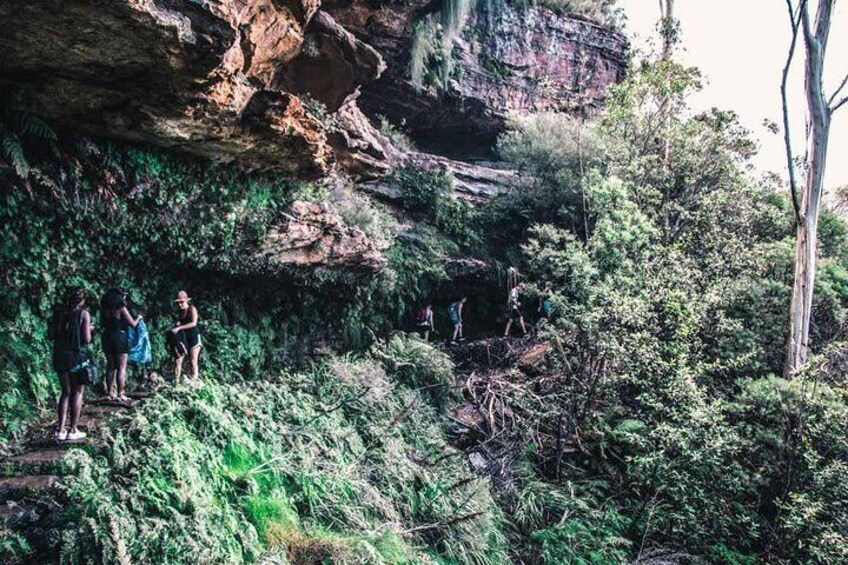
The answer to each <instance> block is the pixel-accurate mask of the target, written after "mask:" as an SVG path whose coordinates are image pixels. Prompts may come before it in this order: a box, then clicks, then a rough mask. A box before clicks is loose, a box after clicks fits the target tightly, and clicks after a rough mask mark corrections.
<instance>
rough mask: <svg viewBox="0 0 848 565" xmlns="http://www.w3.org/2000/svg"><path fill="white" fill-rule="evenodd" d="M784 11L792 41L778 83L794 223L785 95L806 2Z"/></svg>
mask: <svg viewBox="0 0 848 565" xmlns="http://www.w3.org/2000/svg"><path fill="white" fill-rule="evenodd" d="M786 9H787V10H788V12H789V24H790V26H791V28H792V41H791V42H790V44H789V53H788V54H787V56H786V64H785V65H784V66H783V74H782V76H781V81H780V97H781V101H782V104H783V142H784V145H785V147H786V165H787V167H788V169H789V190H790V192H791V193H792V208H793V210H795V221H797V222H798V223H799V224H800V223H801V222H803V217H802V215H801V205H800V203H799V202H798V179H797V177H796V175H795V159H794V157H793V152H792V137H791V130H790V127H789V99H788V96H787V94H786V91H787V85H788V83H789V69H790V68H791V67H792V60H793V59H794V58H795V47H796V46H797V44H798V29H799V27H800V24H801V19H802V13H806V11H807V0H801V3H800V4H798V9H797V11H796V10H795V9H794V8H793V6H792V0H786Z"/></svg>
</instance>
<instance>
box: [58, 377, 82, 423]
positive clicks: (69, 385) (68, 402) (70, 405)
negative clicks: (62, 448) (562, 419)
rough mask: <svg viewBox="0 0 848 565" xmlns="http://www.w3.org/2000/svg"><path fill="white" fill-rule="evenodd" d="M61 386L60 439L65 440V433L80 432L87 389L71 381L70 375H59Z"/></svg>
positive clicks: (73, 380)
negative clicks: (81, 415)
mask: <svg viewBox="0 0 848 565" xmlns="http://www.w3.org/2000/svg"><path fill="white" fill-rule="evenodd" d="M59 384H60V385H61V386H62V393H61V394H60V395H59V414H58V416H59V438H60V439H64V437H63V433H64V432H66V431H70V433H72V434H76V433H78V432H79V430H78V429H77V426H79V419H80V414H81V413H82V396H83V392H84V391H85V387H84V386H83V385H81V384H79V383H77V382H76V380H75V379H71V377H70V375H69V374H68V373H62V374H60V375H59ZM69 409H70V412H71V425H70V429H68V426H67V424H68V410H69Z"/></svg>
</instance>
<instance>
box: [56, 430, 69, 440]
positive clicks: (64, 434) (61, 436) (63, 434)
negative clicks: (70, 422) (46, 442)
mask: <svg viewBox="0 0 848 565" xmlns="http://www.w3.org/2000/svg"><path fill="white" fill-rule="evenodd" d="M53 439H55V440H56V441H65V440H66V439H68V430H66V429H64V428H63V429H61V430H57V431H56V432H55V433H54V434H53Z"/></svg>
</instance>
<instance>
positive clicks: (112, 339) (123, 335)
mask: <svg viewBox="0 0 848 565" xmlns="http://www.w3.org/2000/svg"><path fill="white" fill-rule="evenodd" d="M103 352H104V353H105V354H106V355H124V354H127V353H129V352H130V336H129V333H128V332H127V331H125V330H106V331H105V332H103Z"/></svg>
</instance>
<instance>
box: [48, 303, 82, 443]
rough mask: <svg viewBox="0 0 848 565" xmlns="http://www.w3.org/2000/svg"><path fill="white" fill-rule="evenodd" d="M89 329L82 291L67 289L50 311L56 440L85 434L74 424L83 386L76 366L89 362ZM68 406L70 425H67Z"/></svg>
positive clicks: (78, 410)
mask: <svg viewBox="0 0 848 565" xmlns="http://www.w3.org/2000/svg"><path fill="white" fill-rule="evenodd" d="M91 330H92V324H91V315H90V314H89V313H88V310H86V309H85V290H83V289H82V288H79V287H77V288H73V289H71V290H70V291H69V292H68V294H67V296H66V298H65V303H64V304H62V305H61V306H59V307H58V308H56V310H55V311H54V312H53V317H52V319H51V320H50V330H49V337H50V339H51V340H52V341H53V369H54V370H55V371H56V373H57V374H58V375H59V384H60V385H61V387H62V393H61V394H60V395H59V407H58V408H59V421H58V423H57V428H56V433H55V435H54V438H55V439H56V440H58V441H78V440H81V439H84V438H85V436H86V434H85V432H81V431H80V430H79V428H78V427H77V426H79V419H80V412H82V395H83V390H84V388H85V384H84V378H83V374H82V373H81V372H80V371H79V369H80V367H81V366H82V365H83V363H85V362H90V359H89V354H88V345H89V344H90V343H91ZM69 408H70V411H71V425H70V427H68V426H67V423H68V409H69Z"/></svg>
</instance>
